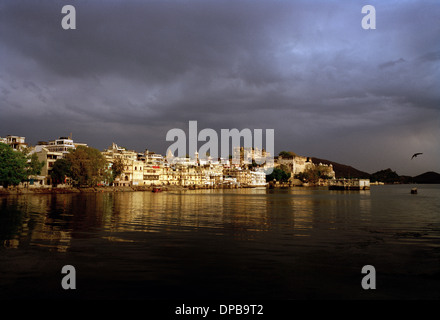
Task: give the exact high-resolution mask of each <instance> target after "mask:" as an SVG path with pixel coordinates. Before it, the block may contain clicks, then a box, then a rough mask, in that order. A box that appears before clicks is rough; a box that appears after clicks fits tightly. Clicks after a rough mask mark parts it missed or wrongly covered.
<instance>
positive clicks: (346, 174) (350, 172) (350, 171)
mask: <svg viewBox="0 0 440 320" xmlns="http://www.w3.org/2000/svg"><path fill="white" fill-rule="evenodd" d="M312 162H313V163H315V164H319V163H322V164H331V165H332V166H333V170H334V171H335V175H336V178H359V179H369V178H370V174H369V173H367V172H363V171H360V170H358V169H355V168H353V167H351V166H347V165H345V164H340V163H337V162H333V161H329V160H324V159H319V158H314V157H312Z"/></svg>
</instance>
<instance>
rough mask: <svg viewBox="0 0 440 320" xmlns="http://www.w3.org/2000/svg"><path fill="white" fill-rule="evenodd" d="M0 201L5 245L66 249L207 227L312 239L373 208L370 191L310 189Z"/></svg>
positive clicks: (244, 235) (250, 235) (242, 234)
mask: <svg viewBox="0 0 440 320" xmlns="http://www.w3.org/2000/svg"><path fill="white" fill-rule="evenodd" d="M0 201H1V208H2V214H1V217H0V219H1V224H0V225H1V226H2V228H1V230H0V236H1V239H2V241H3V245H4V247H7V248H17V247H19V246H20V245H24V246H27V245H34V246H39V247H47V248H49V249H54V250H57V251H61V252H64V251H66V250H67V249H68V248H69V246H70V244H71V241H72V238H79V239H88V238H94V237H101V238H103V239H107V240H108V241H115V242H116V241H117V242H123V241H126V242H130V241H134V240H133V239H131V238H130V237H131V236H132V233H133V232H165V233H172V232H197V230H202V229H205V230H208V231H209V232H211V233H213V234H216V235H225V234H228V235H230V236H232V237H234V238H237V239H247V240H251V239H254V238H255V237H256V234H257V233H258V232H268V231H277V230H282V232H283V233H285V235H286V236H287V237H295V236H296V237H310V236H311V235H313V229H316V230H318V229H323V228H324V229H325V228H327V229H335V228H345V227H347V226H348V222H350V223H352V222H353V221H352V220H353V219H360V220H364V221H365V220H368V219H369V216H370V211H371V204H370V202H371V198H370V194H369V191H362V192H357V193H354V192H343V191H342V192H340V191H339V192H332V191H330V192H329V191H327V190H321V189H311V188H310V189H308V188H296V189H285V190H276V191H273V190H264V189H263V190H261V189H240V190H192V191H186V192H184V191H182V192H163V193H151V192H121V193H98V194H95V193H90V194H73V195H72V194H60V195H24V196H16V197H3V198H1V199H0ZM324 226H325V227H324ZM280 232H281V231H280Z"/></svg>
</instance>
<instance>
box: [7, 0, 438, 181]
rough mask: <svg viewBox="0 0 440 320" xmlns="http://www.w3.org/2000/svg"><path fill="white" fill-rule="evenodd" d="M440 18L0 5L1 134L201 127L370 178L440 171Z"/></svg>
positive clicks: (432, 4)
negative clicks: (252, 133) (70, 10)
mask: <svg viewBox="0 0 440 320" xmlns="http://www.w3.org/2000/svg"><path fill="white" fill-rule="evenodd" d="M66 4H71V5H74V6H75V8H76V27H77V29H76V30H64V29H63V28H62V27H61V20H62V18H63V17H64V16H65V14H62V13H61V9H62V7H63V5H66ZM367 4H370V5H374V6H375V9H376V29H375V30H364V29H363V28H362V26H361V21H362V18H363V17H364V16H365V14H362V12H361V10H362V7H363V6H364V5H367ZM439 19H440V2H439V1H438V0H433V1H415V0H414V1H402V0H399V1H386V0H381V1H355V0H347V1H329V0H326V1H311V0H308V1H294V0H229V1H228V0H157V1H150V0H144V1H134V0H120V1H110V0H106V1H98V0H93V1H92V0H87V1H81V0H69V1H61V0H58V1H31V0H28V1H20V0H14V1H12V0H10V1H9V0H0V136H2V137H4V136H6V135H8V134H11V135H20V136H25V137H26V141H27V142H28V143H30V144H36V143H37V142H38V141H40V140H43V141H48V140H52V139H55V138H58V137H59V136H67V135H69V134H70V133H72V135H73V138H74V140H75V141H77V142H85V143H87V144H88V145H89V146H92V147H95V148H98V149H100V150H103V149H105V148H106V147H108V146H110V145H111V143H112V142H116V143H117V144H119V145H121V146H124V147H126V148H128V149H134V150H137V151H140V152H142V151H144V150H145V149H146V148H148V149H150V150H153V151H156V152H158V153H162V154H165V151H166V149H167V147H168V146H170V145H171V143H172V142H167V141H166V139H165V137H166V133H167V132H168V130H170V129H173V128H181V129H184V130H185V131H187V129H188V121H190V120H196V121H198V128H199V131H200V130H201V129H203V128H213V129H215V130H218V132H219V133H220V129H222V128H224V129H232V128H237V129H239V130H241V129H244V128H250V129H274V130H275V151H276V153H278V152H279V151H282V150H290V151H293V152H295V153H297V154H299V155H303V156H314V157H319V158H324V159H328V160H332V161H336V162H339V163H343V164H348V165H352V166H354V167H355V168H357V169H359V170H363V171H367V172H369V173H373V172H375V171H378V170H381V169H386V168H389V167H390V168H392V169H393V170H395V171H397V173H398V174H401V175H417V174H421V173H423V172H426V171H431V170H432V171H437V172H440V161H439V160H440V144H439V137H440V86H439V84H440V77H439V76H440V70H439V67H440V64H439V63H440V41H439V40H440V21H439ZM200 145H201V144H200ZM200 145H199V146H200ZM415 152H423V155H422V156H419V157H418V158H416V159H413V160H411V155H412V154H413V153H415Z"/></svg>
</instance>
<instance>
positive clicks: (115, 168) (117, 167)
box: [111, 158, 124, 182]
mask: <svg viewBox="0 0 440 320" xmlns="http://www.w3.org/2000/svg"><path fill="white" fill-rule="evenodd" d="M122 172H124V162H123V161H122V159H120V158H116V159H115V160H114V161H113V164H112V174H111V182H113V181H115V180H116V178H117V177H119V176H120V175H121V174H122Z"/></svg>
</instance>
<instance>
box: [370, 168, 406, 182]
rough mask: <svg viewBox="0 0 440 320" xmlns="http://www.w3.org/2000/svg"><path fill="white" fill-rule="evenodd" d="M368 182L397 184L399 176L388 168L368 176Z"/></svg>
mask: <svg viewBox="0 0 440 320" xmlns="http://www.w3.org/2000/svg"><path fill="white" fill-rule="evenodd" d="M370 180H371V182H375V181H380V182H385V183H398V182H400V176H399V175H398V174H397V173H396V171H393V170H391V169H390V168H388V169H385V170H380V171H377V172H375V173H373V174H372V175H371V176H370Z"/></svg>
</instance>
